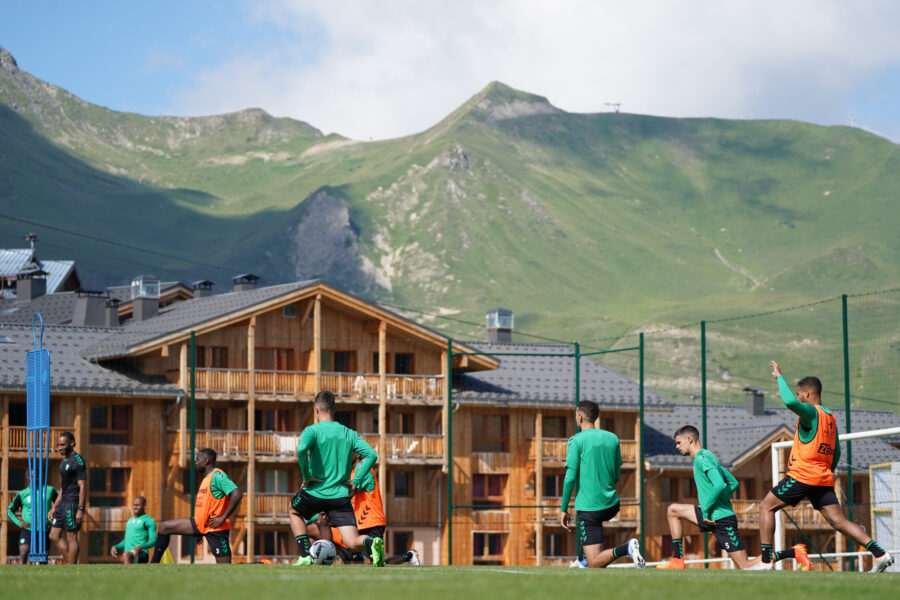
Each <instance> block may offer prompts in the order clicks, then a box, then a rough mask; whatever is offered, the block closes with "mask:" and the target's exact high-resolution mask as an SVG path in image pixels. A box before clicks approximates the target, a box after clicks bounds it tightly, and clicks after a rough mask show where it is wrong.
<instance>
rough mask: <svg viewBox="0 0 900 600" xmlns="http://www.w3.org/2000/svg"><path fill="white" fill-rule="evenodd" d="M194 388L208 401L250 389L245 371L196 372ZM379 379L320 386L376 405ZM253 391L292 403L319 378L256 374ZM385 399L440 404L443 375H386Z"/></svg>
mask: <svg viewBox="0 0 900 600" xmlns="http://www.w3.org/2000/svg"><path fill="white" fill-rule="evenodd" d="M194 374H195V376H194V388H195V390H196V393H197V394H200V395H201V396H205V397H227V398H240V397H242V396H246V395H247V394H248V392H249V389H250V371H248V370H246V369H195V370H194ZM379 385H380V377H379V375H377V374H372V373H329V372H323V373H322V379H321V386H322V389H324V390H331V391H332V392H334V393H335V394H336V395H337V396H338V397H340V398H343V399H353V400H358V401H371V402H377V401H378V398H379ZM253 388H254V392H255V393H256V394H257V396H258V397H261V398H283V399H293V398H296V397H298V396H309V395H311V394H314V393H315V392H316V374H315V373H313V372H310V371H254V373H253ZM385 396H386V398H387V399H388V400H389V401H395V402H416V401H424V402H440V401H442V399H443V396H444V378H443V377H442V376H441V375H386V376H385Z"/></svg>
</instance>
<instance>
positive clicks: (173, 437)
mask: <svg viewBox="0 0 900 600" xmlns="http://www.w3.org/2000/svg"><path fill="white" fill-rule="evenodd" d="M300 433H301V432H299V431H297V432H274V431H257V432H256V436H255V444H254V447H255V450H256V456H257V457H272V458H276V459H277V458H282V459H296V457H297V444H298V443H299V442H300ZM188 435H190V434H189V433H188V434H187V435H185V443H188V441H187V437H188ZM362 438H363V439H364V440H365V441H366V442H367V443H368V444H369V445H370V446H372V448H374V449H375V451H376V452H377V451H378V438H379V436H378V434H371V433H365V434H362ZM168 443H169V447H170V448H172V450H173V451H174V452H175V453H176V454H177V453H179V452H180V450H181V447H180V443H181V435H180V434H179V433H177V432H173V431H169V432H168ZM385 446H386V448H385V455H386V456H385V458H386V459H387V460H388V462H389V463H392V464H403V463H410V464H421V463H434V464H438V463H440V462H442V461H443V460H444V438H443V436H441V435H439V434H393V433H389V434H387V435H385ZM196 447H197V448H212V449H213V450H215V451H216V452H217V453H218V455H219V457H220V458H223V459H226V460H227V459H233V458H246V457H247V456H249V454H250V452H249V448H250V434H249V433H248V432H246V431H228V430H198V431H197V438H196ZM186 450H187V448H186Z"/></svg>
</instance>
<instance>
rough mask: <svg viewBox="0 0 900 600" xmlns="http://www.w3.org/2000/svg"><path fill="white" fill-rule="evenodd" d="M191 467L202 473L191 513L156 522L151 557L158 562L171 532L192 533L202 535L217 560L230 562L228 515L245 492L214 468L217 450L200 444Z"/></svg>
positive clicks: (229, 524)
mask: <svg viewBox="0 0 900 600" xmlns="http://www.w3.org/2000/svg"><path fill="white" fill-rule="evenodd" d="M194 467H195V468H196V469H197V471H198V472H199V473H200V474H201V475H202V476H203V480H202V481H201V482H200V489H198V490H197V502H196V504H195V505H194V516H193V517H183V518H180V519H169V520H168V521H163V522H162V523H160V524H159V533H158V534H157V536H156V545H155V546H154V548H153V559H152V560H151V561H150V562H154V563H158V562H159V560H160V559H161V558H162V555H163V552H165V551H166V548H168V547H169V538H170V537H171V536H172V535H192V536H194V537H201V536H202V537H205V538H206V543H207V544H209V549H210V551H211V552H212V553H213V556H215V557H216V562H217V563H230V562H231V545H230V544H229V542H228V533H229V531H230V530H231V519H230V518H229V517H231V515H232V514H233V513H234V511H235V510H237V507H238V505H239V504H240V503H241V498H243V497H244V493H243V492H241V490H240V489H239V488H238V486H236V485H235V484H234V482H233V481H231V480H230V479H228V476H227V475H226V474H225V472H224V471H222V469H218V468H216V451H215V450H213V449H212V448H203V449H202V450H198V451H197V456H196V458H195V460H194Z"/></svg>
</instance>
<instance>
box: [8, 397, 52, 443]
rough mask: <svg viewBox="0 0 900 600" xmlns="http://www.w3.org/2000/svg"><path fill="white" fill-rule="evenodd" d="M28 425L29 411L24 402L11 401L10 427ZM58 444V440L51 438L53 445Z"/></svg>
mask: <svg viewBox="0 0 900 600" xmlns="http://www.w3.org/2000/svg"><path fill="white" fill-rule="evenodd" d="M27 425H28V413H27V412H26V409H25V403H24V402H10V403H9V426H10V427H26V426H27ZM55 444H56V440H51V444H50V445H51V446H52V445H55Z"/></svg>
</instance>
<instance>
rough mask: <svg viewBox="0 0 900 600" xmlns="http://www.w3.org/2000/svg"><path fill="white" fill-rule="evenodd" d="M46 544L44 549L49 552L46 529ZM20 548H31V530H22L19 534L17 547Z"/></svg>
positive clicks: (48, 538) (48, 529) (48, 534)
mask: <svg viewBox="0 0 900 600" xmlns="http://www.w3.org/2000/svg"><path fill="white" fill-rule="evenodd" d="M46 535H47V542H46V545H45V546H44V548H45V549H46V550H50V528H49V527H47V533H46ZM22 546H31V530H30V529H22V530H21V531H20V532H19V547H20V548H21V547H22Z"/></svg>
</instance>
